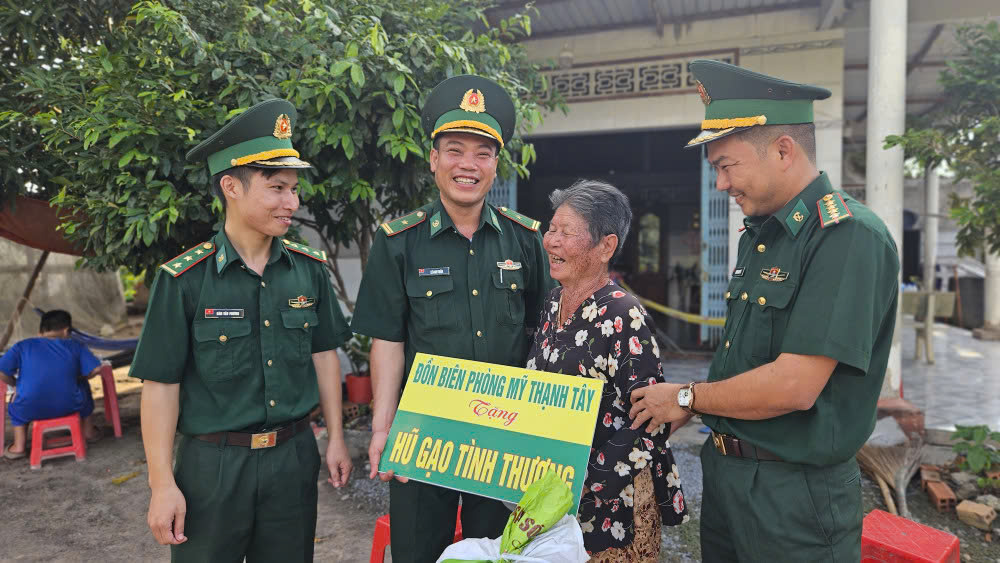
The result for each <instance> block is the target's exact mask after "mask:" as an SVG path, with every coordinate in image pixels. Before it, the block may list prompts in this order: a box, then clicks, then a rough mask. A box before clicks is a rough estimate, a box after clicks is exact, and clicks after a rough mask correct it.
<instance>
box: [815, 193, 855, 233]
mask: <svg viewBox="0 0 1000 563" xmlns="http://www.w3.org/2000/svg"><path fill="white" fill-rule="evenodd" d="M816 208H817V209H819V226H820V228H823V229H825V228H827V227H829V226H830V225H836V224H838V223H840V222H841V221H846V220H848V219H850V218H851V217H854V214H853V213H851V210H850V209H849V208H848V207H847V202H846V201H844V198H843V197H841V196H840V194H838V193H830V194H826V195H825V196H823V197H822V198H820V200H819V201H817V202H816Z"/></svg>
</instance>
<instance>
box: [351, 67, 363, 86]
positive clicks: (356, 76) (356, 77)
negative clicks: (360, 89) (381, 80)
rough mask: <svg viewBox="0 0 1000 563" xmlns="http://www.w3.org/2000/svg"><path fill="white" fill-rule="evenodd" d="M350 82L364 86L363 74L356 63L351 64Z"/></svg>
mask: <svg viewBox="0 0 1000 563" xmlns="http://www.w3.org/2000/svg"><path fill="white" fill-rule="evenodd" d="M351 82H354V83H355V84H357V85H358V86H364V85H365V73H364V71H363V70H361V65H359V64H357V63H352V64H351Z"/></svg>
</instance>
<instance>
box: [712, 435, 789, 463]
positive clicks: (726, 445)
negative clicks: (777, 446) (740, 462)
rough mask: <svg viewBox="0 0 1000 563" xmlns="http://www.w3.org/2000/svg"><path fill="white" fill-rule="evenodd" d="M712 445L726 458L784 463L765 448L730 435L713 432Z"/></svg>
mask: <svg viewBox="0 0 1000 563" xmlns="http://www.w3.org/2000/svg"><path fill="white" fill-rule="evenodd" d="M712 443H713V444H715V449H716V450H718V451H719V453H720V454H722V455H725V456H733V457H745V458H749V459H756V460H758V461H784V460H783V459H781V458H780V457H778V456H776V455H775V454H773V453H771V452H769V451H767V450H765V449H764V448H758V447H757V446H754V445H753V444H751V443H750V442H747V441H746V440H740V439H739V438H737V437H736V436H730V435H729V434H720V433H718V432H716V431H714V430H713V431H712Z"/></svg>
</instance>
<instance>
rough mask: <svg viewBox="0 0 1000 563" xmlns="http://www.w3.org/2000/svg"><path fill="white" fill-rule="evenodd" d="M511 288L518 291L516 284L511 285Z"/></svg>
mask: <svg viewBox="0 0 1000 563" xmlns="http://www.w3.org/2000/svg"><path fill="white" fill-rule="evenodd" d="M510 288H511V289H512V290H514V291H517V284H516V283H512V284H510Z"/></svg>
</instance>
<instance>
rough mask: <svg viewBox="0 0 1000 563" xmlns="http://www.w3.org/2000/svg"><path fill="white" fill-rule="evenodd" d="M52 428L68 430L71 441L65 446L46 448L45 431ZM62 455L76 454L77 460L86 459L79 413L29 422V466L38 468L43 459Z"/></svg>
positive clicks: (85, 442) (85, 446)
mask: <svg viewBox="0 0 1000 563" xmlns="http://www.w3.org/2000/svg"><path fill="white" fill-rule="evenodd" d="M52 430H69V434H70V439H71V442H70V443H69V444H68V445H66V446H61V445H60V446H56V447H54V448H48V449H46V447H45V446H46V444H45V433H46V432H50V431H52ZM64 455H73V456H76V460H77V461H83V460H85V459H87V440H86V439H84V437H83V427H82V425H81V424H80V415H79V414H77V413H73V414H69V415H66V416H60V417H59V418H46V419H42V420H35V421H33V422H32V423H31V468H32V469H40V468H41V467H42V460H43V459H51V458H54V457H61V456H64Z"/></svg>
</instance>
